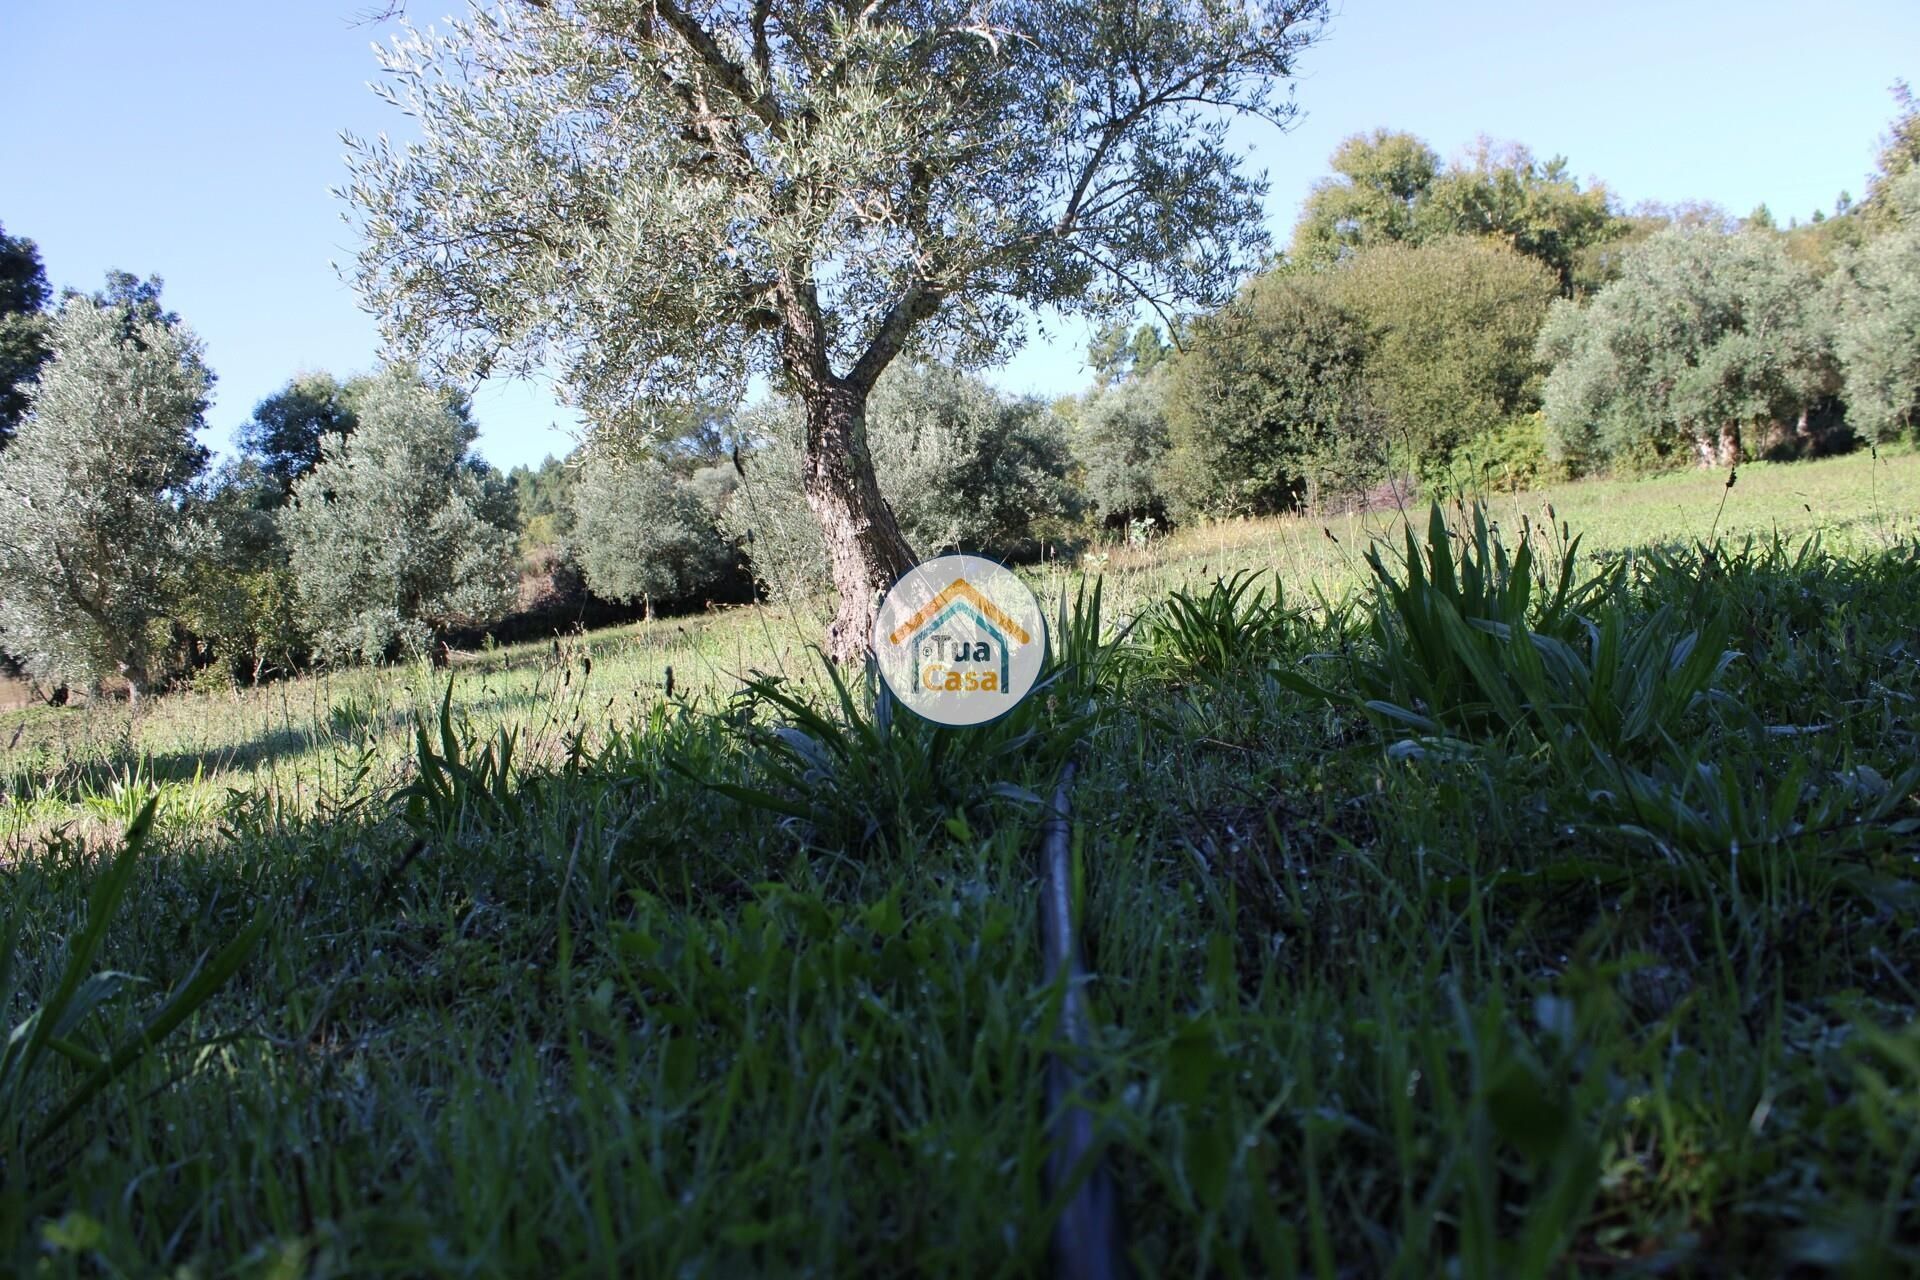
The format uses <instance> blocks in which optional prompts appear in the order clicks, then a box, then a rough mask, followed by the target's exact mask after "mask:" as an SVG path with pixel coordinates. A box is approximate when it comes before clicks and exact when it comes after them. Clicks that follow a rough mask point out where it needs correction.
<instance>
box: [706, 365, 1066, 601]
mask: <svg viewBox="0 0 1920 1280" xmlns="http://www.w3.org/2000/svg"><path fill="white" fill-rule="evenodd" d="M868 422H869V425H870V428H871V429H870V434H871V436H872V442H873V443H872V448H873V458H874V460H875V462H876V464H877V465H878V467H879V475H880V489H881V499H882V501H884V502H885V503H886V504H887V507H888V509H889V510H891V511H894V512H897V513H898V518H899V521H900V525H901V528H902V530H903V532H904V534H905V536H907V537H909V538H911V539H912V540H913V541H915V542H917V543H919V544H920V545H921V546H923V547H925V548H927V549H929V550H936V549H937V550H942V551H945V550H962V551H969V552H974V553H976V554H981V555H990V556H996V557H1004V558H1009V559H1017V558H1025V557H1029V556H1031V555H1033V554H1034V553H1035V552H1037V551H1038V550H1039V547H1040V543H1041V541H1042V540H1043V538H1044V536H1045V532H1046V526H1047V524H1048V522H1049V521H1054V522H1057V521H1061V520H1064V519H1065V518H1066V517H1067V516H1068V514H1069V512H1070V511H1071V509H1072V506H1073V494H1072V493H1071V491H1070V489H1069V486H1068V484H1067V471H1068V468H1069V465H1070V455H1069V453H1068V448H1067V439H1066V432H1065V430H1064V429H1063V426H1062V424H1061V422H1060V421H1059V419H1058V418H1057V417H1056V415H1055V414H1054V412H1053V410H1052V407H1051V406H1050V405H1048V404H1046V403H1045V402H1044V401H1041V400H1038V399H1035V398H1033V397H1030V396H1018V397H1016V396H1007V395H1003V394H1001V393H1000V392H999V391H997V390H995V389H994V388H993V387H992V386H990V385H988V384H987V383H986V382H984V381H982V380H981V379H979V378H977V377H974V376H970V375H968V374H965V373H963V372H961V371H959V370H956V369H951V368H947V367H944V366H940V365H933V364H924V363H920V362H913V363H906V364H899V365H895V366H894V367H893V368H891V369H889V370H888V371H887V374H886V376H885V377H883V378H881V379H880V382H879V385H878V386H876V387H875V388H874V393H873V402H872V409H871V412H870V413H869V415H868ZM740 427H741V429H742V432H743V434H744V435H745V436H746V438H747V441H748V447H749V449H750V451H751V452H750V455H749V456H748V457H747V458H746V460H745V465H744V471H745V478H744V481H743V483H742V485H741V487H740V491H739V492H738V493H736V494H735V495H734V496H733V498H732V500H731V501H730V502H729V503H728V506H727V514H726V520H725V524H726V526H727V528H728V529H729V531H730V532H731V533H732V534H733V536H734V537H736V538H737V539H739V540H740V542H741V543H742V545H744V546H745V548H746V551H747V557H748V559H749V560H750V561H751V562H752V564H753V567H754V570H755V573H756V574H757V576H758V577H759V578H760V580H761V582H762V584H763V585H764V586H765V587H766V588H767V590H768V591H769V592H771V593H772V594H774V595H775V596H778V597H782V598H791V597H794V596H802V595H807V594H810V593H811V592H813V591H815V590H818V589H821V588H824V587H825V586H827V585H830V584H829V583H827V582H823V581H821V578H822V576H823V575H821V573H820V572H819V568H818V567H819V566H821V565H823V564H825V563H827V557H826V556H825V555H824V554H823V553H822V548H821V545H820V542H821V537H820V530H819V528H818V525H817V522H814V521H810V520H807V519H805V516H806V514H807V509H806V503H805V497H804V490H805V486H804V483H803V475H804V468H803V465H802V461H801V459H802V451H803V450H804V448H805V443H806V435H807V415H806V411H805V409H804V408H803V407H802V406H800V405H798V404H796V403H794V402H793V401H792V400H790V399H789V400H780V401H772V402H769V403H767V404H763V405H759V406H756V407H755V408H754V409H752V410H750V411H749V412H747V413H746V414H743V415H742V416H741V419H740Z"/></svg>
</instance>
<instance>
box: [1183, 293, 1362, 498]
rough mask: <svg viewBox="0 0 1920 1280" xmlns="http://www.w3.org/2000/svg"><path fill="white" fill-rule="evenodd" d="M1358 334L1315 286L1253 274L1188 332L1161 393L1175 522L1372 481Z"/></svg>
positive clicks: (1357, 324)
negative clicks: (1180, 517)
mask: <svg viewBox="0 0 1920 1280" xmlns="http://www.w3.org/2000/svg"><path fill="white" fill-rule="evenodd" d="M1366 354H1367V331H1366V328H1365V326H1364V325H1363V324H1362V323H1361V321H1360V320H1359V319H1358V318H1357V317H1355V316H1353V315H1351V314H1349V313H1348V312H1347V311H1345V310H1343V309H1342V308H1341V307H1339V306H1338V305H1337V304H1336V303H1334V302H1333V301H1331V300H1330V299H1329V298H1328V297H1327V290H1326V288H1325V287H1324V284H1323V283H1322V282H1321V281H1320V280H1318V279H1317V278H1314V277H1310V276H1304V275H1296V274H1292V273H1277V274H1271V275H1266V276H1262V277H1259V278H1257V279H1255V280H1254V281H1253V282H1252V283H1251V284H1249V285H1248V286H1247V288H1246V290H1245V291H1243V292H1242V294H1241V296H1240V297H1238V298H1236V299H1235V300H1234V301H1233V302H1232V303H1230V304H1228V305H1227V306H1226V307H1225V308H1223V309H1222V310H1221V311H1219V312H1217V313H1216V314H1214V315H1212V316H1208V317H1205V318H1204V319H1201V320H1199V321H1197V322H1195V324H1194V325H1193V329H1192V332H1191V334H1190V335H1189V336H1188V340H1187V344H1186V349H1185V350H1183V351H1182V352H1181V353H1180V354H1179V355H1178V356H1177V357H1175V359H1174V361H1173V364H1172V368H1171V370H1170V371H1169V375H1168V382H1167V389H1166V400H1165V404H1166V414H1167V424H1168V430H1169V435H1170V437H1171V440H1172V450H1171V453H1170V455H1169V458H1168V462H1167V471H1168V485H1169V488H1170V490H1171V494H1172V497H1173V500H1174V504H1175V508H1176V513H1177V514H1183V515H1184V514H1219V515H1225V514H1240V513H1253V514H1265V513H1269V512H1275V511H1282V510H1286V509H1287V508H1289V507H1292V506H1294V505H1296V504H1299V503H1306V504H1308V505H1312V504H1313V503H1315V502H1316V501H1317V500H1318V499H1319V498H1320V497H1321V496H1322V495H1323V494H1331V493H1338V492H1341V491H1343V490H1346V489H1350V488H1354V487H1358V486H1359V485H1361V484H1364V483H1366V482H1367V481H1369V480H1371V479H1372V478H1373V477H1374V476H1375V475H1376V474H1377V473H1378V472H1379V470H1380V469H1381V467H1382V464H1383V461H1384V450H1385V445H1386V441H1385V440H1384V438H1383V433H1381V432H1380V431H1379V429H1378V424H1377V419H1376V416H1375V414H1374V412H1373V410H1372V407H1371V406H1370V405H1369V404H1368V403H1367V401H1366V395H1365V389H1364V384H1363V368H1364V365H1365V361H1366Z"/></svg>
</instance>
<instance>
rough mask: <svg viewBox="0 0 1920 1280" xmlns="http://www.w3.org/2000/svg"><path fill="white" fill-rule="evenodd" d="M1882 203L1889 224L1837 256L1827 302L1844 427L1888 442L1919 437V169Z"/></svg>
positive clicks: (1896, 183)
mask: <svg viewBox="0 0 1920 1280" xmlns="http://www.w3.org/2000/svg"><path fill="white" fill-rule="evenodd" d="M1881 198H1882V199H1883V200H1884V201H1885V209H1886V218H1887V220H1888V221H1889V222H1890V224H1891V225H1890V226H1888V227H1887V229H1886V230H1885V231H1883V232H1882V233H1881V234H1880V235H1878V236H1875V237H1873V238H1872V239H1871V240H1869V241H1867V242H1866V243H1865V244H1864V245H1863V246H1861V248H1860V249H1859V250H1857V251H1855V252H1852V253H1849V254H1845V255H1843V256H1842V258H1841V262H1840V268H1839V270H1838V271H1837V272H1836V276H1835V280H1834V282H1833V285H1832V297H1833V304H1834V312H1835V326H1834V350H1835V354H1836V355H1837V356H1838V358H1839V360H1840V364H1841V367H1842V369H1843V370H1844V373H1845V396H1846V403H1847V417H1848V420H1849V421H1850V422H1851V423H1852V424H1853V426H1854V428H1855V429H1856V430H1858V431H1859V432H1860V433H1861V434H1862V435H1864V436H1866V437H1868V438H1869V439H1874V440H1880V441H1885V440H1889V439H1892V438H1894V437H1895V436H1897V435H1901V434H1905V433H1916V434H1920V166H1915V167H1910V168H1908V169H1907V170H1906V171H1905V172H1904V173H1902V174H1900V175H1899V176H1898V177H1895V178H1893V179H1891V180H1890V181H1889V182H1888V183H1887V184H1886V186H1885V188H1884V189H1883V191H1882V193H1881Z"/></svg>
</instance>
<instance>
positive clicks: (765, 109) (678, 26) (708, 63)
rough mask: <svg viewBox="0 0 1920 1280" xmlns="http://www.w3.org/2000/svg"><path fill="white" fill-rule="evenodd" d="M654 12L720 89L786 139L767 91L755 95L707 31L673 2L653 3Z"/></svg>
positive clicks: (742, 71)
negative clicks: (717, 83)
mask: <svg viewBox="0 0 1920 1280" xmlns="http://www.w3.org/2000/svg"><path fill="white" fill-rule="evenodd" d="M654 11H655V12H656V13H658V14H659V15H660V16H661V17H662V18H664V19H665V20H666V23H667V25H668V26H670V27H672V28H673V30H674V33H675V34H676V35H678V36H679V37H680V38H681V39H682V40H684V41H686V42H687V46H688V47H689V48H691V49H692V50H693V51H694V53H696V54H698V55H699V58H700V61H701V63H702V64H703V65H705V67H706V68H707V70H708V72H710V73H711V74H712V75H713V77H714V79H716V80H718V81H719V82H720V87H721V88H723V89H725V90H726V91H727V92H728V93H730V94H732V95H733V97H734V98H735V99H736V100H738V102H739V103H740V105H741V106H743V107H745V108H746V109H747V110H749V111H751V112H752V113H753V114H754V115H755V116H756V117H758V118H759V120H760V122H761V123H762V124H764V125H766V126H767V128H768V129H769V130H771V131H772V133H773V135H774V136H775V137H777V138H784V137H786V129H787V122H786V118H785V117H784V116H782V115H781V113H780V104H779V103H777V102H775V101H774V100H773V93H772V91H771V89H769V90H767V91H764V92H761V93H755V92H754V91H753V85H752V83H751V82H750V81H749V80H748V79H747V72H746V68H744V67H742V66H741V65H740V64H739V63H737V62H735V61H734V60H733V59H732V58H729V57H728V56H727V53H726V50H724V49H722V48H721V47H720V42H719V41H717V40H715V39H714V38H713V33H712V32H711V31H708V30H707V29H706V28H705V27H703V26H701V25H700V23H699V22H698V21H696V20H695V19H694V17H693V16H692V15H691V14H689V13H688V12H687V11H686V10H685V9H682V8H681V7H680V6H679V5H677V4H675V3H674V2H673V0H654Z"/></svg>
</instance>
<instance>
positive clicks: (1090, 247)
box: [349, 0, 1327, 659]
mask: <svg viewBox="0 0 1920 1280" xmlns="http://www.w3.org/2000/svg"><path fill="white" fill-rule="evenodd" d="M1326 12H1327V5H1326V4H1325V0H1252V2H1250V3H1231V4H1228V3H1215V2H1213V0H1208V2H1207V3H1184V2H1183V3H1177V4H1176V3H1153V4H1142V3H1140V2H1139V0H1060V2H1057V3H1035V2H1030V0H1019V2H1007V3H998V2H990V0H951V2H950V3H939V4H929V3H916V4H892V3H875V4H864V5H855V4H832V5H818V4H809V5H802V4H790V3H781V4H774V3H759V4H753V5H748V4H745V3H727V4H717V3H700V4H690V3H675V2H673V0H604V2H601V3H591V4H589V3H569V2H564V0H563V2H560V3H549V2H548V0H521V2H519V3H511V4H507V5H504V6H501V7H499V8H497V9H496V8H486V9H477V10H476V11H475V13H474V15H473V16H472V17H471V18H470V19H469V20H467V21H464V22H457V23H454V24H452V25H451V26H449V27H447V28H444V29H443V31H442V33H441V34H437V35H427V36H413V37H411V38H409V39H407V40H406V41H404V42H402V44H401V45H400V46H399V47H398V48H397V49H396V50H395V51H394V52H393V53H392V54H390V55H389V56H388V58H387V61H386V65H387V69H388V71H389V80H390V84H389V87H388V92H389V95H390V96H391V98H392V99H393V100H394V101H395V103H396V105H399V106H401V107H402V108H403V109H406V110H408V111H410V112H411V113H413V114H414V115H415V116H416V117H417V118H418V120H419V123H420V125H421V128H420V130H419V133H420V136H421V138H422V141H420V142H419V143H416V144H412V145H407V146H400V147H393V146H389V145H388V144H386V143H385V142H384V141H383V142H379V143H374V144H362V143H358V142H355V143H354V144H353V148H352V152H353V155H352V162H351V163H352V166H353V177H352V184H351V188H350V191H349V196H350V198H351V200H352V202H353V204H354V206H355V208H356V209H357V210H358V211H359V213H360V220H361V225H362V228H363V230H364V232H365V234H366V241H367V243H366V246H365V248H364V250H363V252H362V255H361V268H362V272H361V282H362V285H363V287H364V288H365V291H366V293H367V295H368V297H369V298H370V300H371V301H372V303H373V304H374V306H375V307H376V308H377V309H378V310H379V311H380V312H381V313H382V314H383V315H384V317H385V320H386V327H387V330H388V332H389V334H390V335H391V337H392V338H394V339H395V340H397V341H399V342H401V343H403V344H405V345H406V347H408V348H409V349H414V350H422V351H424V350H428V349H431V350H435V351H437V352H439V353H440V354H441V355H442V357H443V362H444V363H445V364H446V365H447V366H449V367H458V368H463V369H476V368H478V367H481V366H484V365H487V364H490V363H493V362H495V361H497V360H518V361H520V362H522V363H538V362H539V361H540V360H542V359H543V358H546V357H548V356H555V357H558V358H560V359H562V360H564V361H565V362H566V364H567V365H568V368H567V375H568V378H569V381H570V383H571V384H572V386H573V388H574V390H575V392H576V393H577V395H578V397H579V398H580V399H581V400H582V402H583V403H584V405H585V407H586V409H587V411H588V414H589V416H590V417H592V418H593V419H594V420H596V421H600V422H611V421H617V420H619V419H621V418H622V416H623V411H624V410H625V409H627V408H628V407H630V406H632V405H635V404H639V403H650V402H655V401H670V400H683V401H684V400H689V399H693V398H696V397H697V396H698V395H700V394H705V393H711V392H714V391H715V390H716V389H719V390H724V391H725V392H727V393H728V394H726V395H722V396H721V398H722V399H723V400H734V399H737V398H738V395H739V393H740V392H741V390H742V389H743V388H744V387H745V385H746V383H747V381H748V379H749V378H750V377H752V376H753V375H760V376H762V377H765V378H767V379H768V380H769V381H772V382H774V383H775V384H776V386H777V389H778V390H780V391H782V392H784V393H786V394H787V395H788V396H790V397H791V398H792V400H793V401H794V402H795V403H797V404H799V405H801V406H802V407H803V408H804V409H805V412H806V418H807V426H806V432H805V438H804V440H803V441H802V443H801V449H800V451H801V466H800V468H799V475H800V479H801V483H802V485H803V486H804V489H805V492H806V495H807V503H808V506H809V508H810V509H811V511H812V512H813V514H814V517H815V519H816V521H817V523H818V525H819V528H820V531H821V535H822V541H823V544H824V545H825V547H826V548H827V552H828V562H829V563H830V565H831V566H832V572H833V578H834V581H835V585H836V588H837V590H838V593H839V596H840V609H839V612H838V614H837V615H836V617H835V619H834V622H833V623H832V624H831V626H830V627H829V630H828V636H827V639H828V645H827V647H828V649H829V651H830V652H831V653H832V654H833V655H834V656H836V657H838V658H842V659H848V658H853V657H856V656H858V655H859V654H861V653H863V652H864V651H865V649H866V646H867V640H868V631H869V625H870V622H871V619H872V616H873V609H874V602H875V600H876V599H877V597H878V595H879V593H880V592H882V591H883V590H884V589H885V588H886V587H887V586H888V585H889V584H890V583H891V582H892V581H893V579H894V578H895V577H896V576H898V575H899V574H900V573H901V572H903V571H904V570H906V569H907V568H908V567H909V566H911V565H912V563H913V562H914V554H913V550H912V548H911V546H910V545H909V544H908V542H907V539H906V538H905V537H904V536H903V535H902V533H901V530H900V528H899V523H898V521H896V520H895V518H894V515H893V511H892V510H891V509H890V507H889V505H888V503H887V502H886V501H885V500H884V499H883V498H882V496H881V495H882V485H881V483H880V482H879V481H878V480H877V479H876V476H875V471H874V465H873V460H872V456H871V452H870V450H869V448H868V436H869V431H868V426H867V421H866V416H867V405H868V400H869V397H870V395H871V394H872V393H873V391H874V388H875V385H876V382H877V380H878V378H879V376H880V374H881V372H882V371H883V370H885V369H886V368H887V367H888V366H889V365H890V364H892V363H893V362H894V360H895V359H896V358H898V357H900V356H902V355H903V354H904V355H907V356H909V357H912V356H916V355H920V356H929V355H930V356H939V357H941V358H945V359H952V360H955V361H957V362H959V363H962V364H965V365H968V366H973V367H978V366H980V365H982V364H985V363H988V362H990V361H991V360H993V359H996V358H998V357H1001V356H1003V355H1005V354H1006V353H1007V352H1009V351H1011V350H1012V349H1014V348H1015V347H1016V346H1017V345H1018V344H1019V342H1020V340H1021V337H1022V334H1023V326H1022V325H1021V324H1020V322H1019V321H1020V316H1021V309H1022V307H1023V306H1025V305H1028V304H1032V305H1038V306H1042V307H1050V308H1054V309H1057V310H1060V311H1063V312H1067V313H1090V314H1101V315H1112V314H1115V313H1116V312H1118V311H1120V310H1121V309H1123V308H1124V307H1126V306H1129V305H1131V304H1132V303H1133V302H1134V301H1136V300H1142V299H1144V300H1145V301H1146V302H1147V303H1149V304H1150V305H1157V306H1160V307H1163V308H1168V307H1173V306H1176V305H1179V304H1181V303H1184V302H1197V303H1201V304H1207V303H1210V302H1213V301H1216V300H1218V299H1221V298H1223V297H1224V296H1226V295H1227V294H1228V292H1229V291H1230V290H1231V288H1232V286H1233V284H1234V282H1235V281H1236V280H1237V279H1238V277H1239V274H1240V272H1241V271H1242V270H1243V269H1244V268H1245V267H1246V266H1247V265H1249V264H1250V263H1251V262H1252V261H1253V260H1255V259H1256V258H1257V257H1258V256H1260V255H1261V254H1262V253H1263V251H1264V249H1265V247H1266V246H1265V235H1264V232H1263V231H1262V229H1261V216H1260V196H1261V194H1262V191H1263V190H1264V187H1263V184H1262V181H1261V180H1260V179H1258V178H1256V177H1254V176H1253V175H1251V174H1248V173H1245V172H1243V171H1242V168H1241V164H1240V157H1239V155H1238V154H1237V152H1236V151H1235V150H1234V149H1232V148H1231V147H1229V146H1228V145H1227V142H1228V138H1227V127H1228V121H1229V117H1230V116H1231V115H1233V114H1235V113H1242V114H1254V115H1257V116H1259V117H1261V118H1264V119H1266V120H1269V121H1284V120H1285V119H1287V118H1288V117H1289V116H1290V115H1291V114H1292V112H1293V106H1292V103H1291V102H1290V101H1288V100H1286V99H1285V98H1283V97H1282V96H1281V95H1280V94H1279V93H1278V92H1277V89H1278V86H1279V85H1280V83H1281V82H1282V81H1284V79H1285V78H1287V77H1288V76H1290V75H1291V74H1292V70H1293V63H1294V59H1295V57H1296V56H1297V55H1298V53H1299V52H1300V50H1301V49H1302V48H1304V47H1305V46H1306V45H1307V44H1308V43H1309V42H1310V41H1311V40H1312V39H1313V38H1314V37H1315V36H1316V35H1317V33H1318V31H1319V29H1320V24H1321V22H1322V20H1323V19H1324V18H1325V15H1326Z"/></svg>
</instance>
